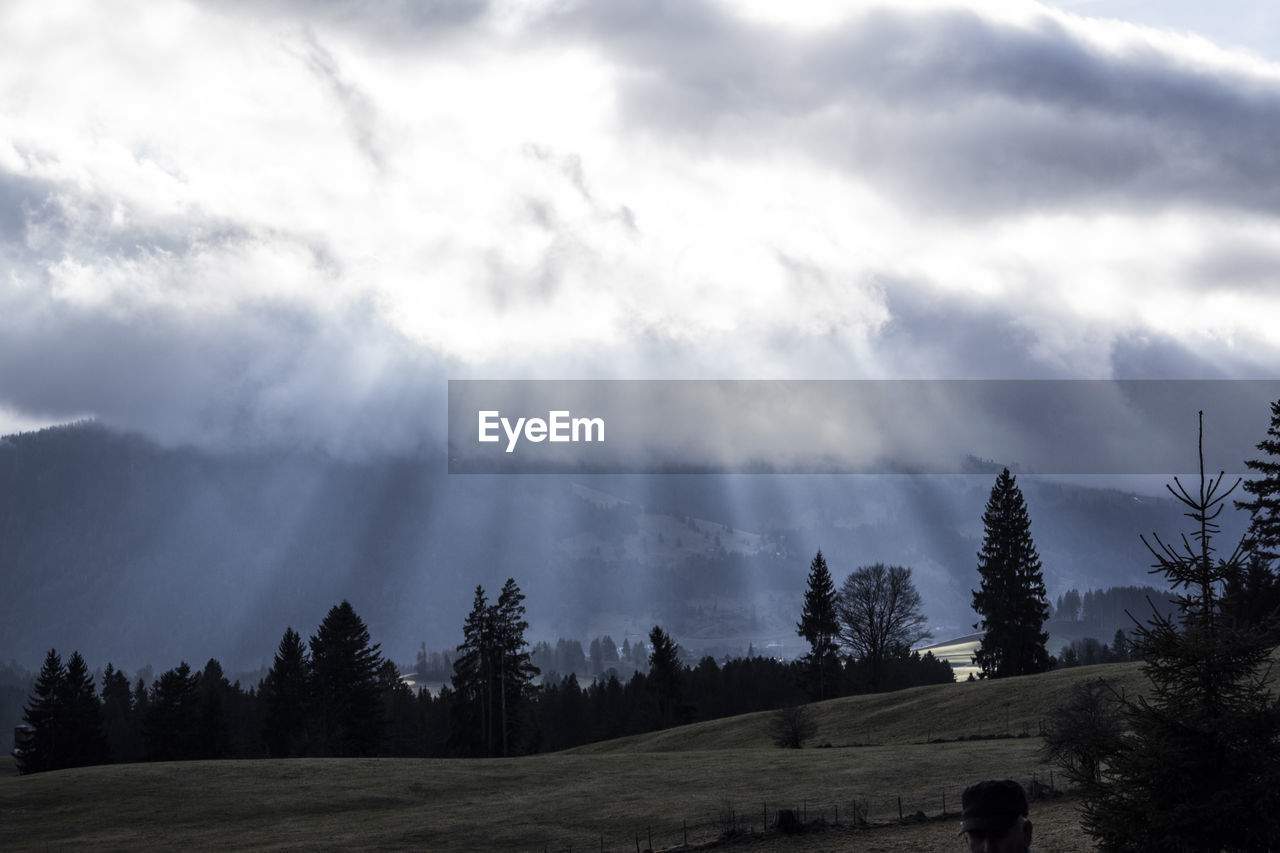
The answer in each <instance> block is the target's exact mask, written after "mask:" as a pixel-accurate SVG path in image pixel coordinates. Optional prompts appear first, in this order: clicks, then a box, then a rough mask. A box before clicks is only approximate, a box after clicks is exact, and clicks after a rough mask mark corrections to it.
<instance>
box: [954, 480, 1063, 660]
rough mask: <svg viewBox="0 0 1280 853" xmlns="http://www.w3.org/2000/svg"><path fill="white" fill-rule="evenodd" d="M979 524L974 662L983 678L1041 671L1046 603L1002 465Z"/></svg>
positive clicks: (1021, 509)
mask: <svg viewBox="0 0 1280 853" xmlns="http://www.w3.org/2000/svg"><path fill="white" fill-rule="evenodd" d="M982 524H983V527H984V529H985V535H984V537H983V541H982V550H981V551H980V552H979V553H978V573H979V575H980V576H981V586H980V588H979V589H978V590H976V591H975V592H974V593H973V609H974V610H975V611H977V613H978V614H979V615H980V616H981V617H982V618H981V621H980V622H979V623H977V624H975V625H974V627H975V628H978V627H981V628H982V629H983V630H984V631H985V634H984V635H983V638H982V643H981V645H980V646H979V647H978V650H977V652H976V653H975V654H974V656H973V660H974V663H975V664H977V665H978V667H979V668H980V669H981V670H982V675H983V677H984V678H1003V677H1005V676H1010V675H1026V674H1028V673H1035V672H1044V671H1045V670H1046V669H1048V668H1049V653H1048V652H1047V651H1046V650H1045V643H1046V642H1048V639H1049V635H1048V634H1047V633H1045V632H1044V631H1043V630H1042V629H1043V626H1044V623H1045V620H1046V619H1048V618H1049V605H1048V602H1047V601H1046V599H1045V588H1044V577H1043V575H1042V573H1041V566H1040V556H1039V555H1038V554H1037V553H1036V546H1035V543H1034V542H1032V540H1031V519H1030V517H1029V516H1028V514H1027V505H1026V502H1025V501H1024V500H1023V498H1022V490H1021V489H1019V488H1018V486H1017V484H1016V482H1015V478H1014V477H1013V476H1012V475H1011V474H1010V473H1009V469H1008V468H1005V469H1004V471H1003V472H1002V473H1001V474H1000V476H999V477H998V478H996V483H995V485H994V486H993V487H992V488H991V497H990V499H989V500H988V501H987V507H986V511H985V512H983V514H982Z"/></svg>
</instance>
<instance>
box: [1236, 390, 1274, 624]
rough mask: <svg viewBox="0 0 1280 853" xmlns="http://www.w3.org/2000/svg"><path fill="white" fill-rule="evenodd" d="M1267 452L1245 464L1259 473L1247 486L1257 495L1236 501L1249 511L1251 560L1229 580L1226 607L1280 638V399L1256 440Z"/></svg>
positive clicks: (1247, 542) (1240, 619)
mask: <svg viewBox="0 0 1280 853" xmlns="http://www.w3.org/2000/svg"><path fill="white" fill-rule="evenodd" d="M1257 448H1258V450H1260V451H1262V454H1263V455H1262V457H1261V458H1258V459H1250V460H1247V461H1246V462H1245V463H1244V464H1245V465H1246V466H1247V467H1248V468H1249V470H1250V471H1254V472H1256V473H1257V475H1258V476H1257V477H1255V478H1252V479H1250V480H1247V481H1246V482H1245V483H1244V484H1243V487H1244V490H1245V491H1246V492H1248V493H1249V494H1250V495H1252V496H1253V498H1252V500H1247V501H1239V500H1238V501H1235V505H1236V508H1237V509H1243V510H1247V511H1248V513H1249V530H1248V532H1247V533H1246V534H1245V541H1244V548H1245V550H1246V552H1247V557H1248V558H1247V559H1246V560H1245V563H1244V565H1243V566H1242V567H1241V569H1240V571H1238V572H1236V574H1235V575H1234V576H1233V577H1231V578H1228V579H1227V585H1226V592H1225V596H1224V598H1225V601H1224V610H1225V611H1226V614H1227V616H1228V617H1229V618H1231V619H1233V620H1234V621H1236V622H1237V623H1240V624H1242V625H1249V626H1253V627H1258V628H1262V629H1264V630H1267V631H1269V632H1270V636H1271V638H1272V640H1280V577H1277V573H1278V571H1280V400H1277V401H1276V402H1274V403H1272V404H1271V424H1270V426H1269V427H1268V428H1267V435H1266V438H1264V439H1263V440H1262V441H1261V442H1259V443H1258V445H1257Z"/></svg>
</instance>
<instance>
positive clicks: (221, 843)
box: [0, 666, 1137, 851]
mask: <svg viewBox="0 0 1280 853" xmlns="http://www.w3.org/2000/svg"><path fill="white" fill-rule="evenodd" d="M1099 674H1105V675H1107V676H1111V677H1119V678H1121V679H1124V680H1126V681H1127V680H1129V679H1134V678H1136V677H1137V670H1136V668H1133V667H1128V666H1114V667H1108V668H1106V669H1102V670H1099V669H1096V668H1095V669H1094V670H1093V671H1090V670H1088V669H1078V670H1068V671H1065V672H1057V673H1049V674H1047V675H1043V676H1036V677H1033V678H1024V679H1013V680H1009V681H1005V682H993V683H979V684H961V685H944V686H939V687H930V688H921V689H917V690H911V691H903V692H902V693H897V694H888V695H882V696H875V697H857V698H850V699H842V700H835V701H832V702H826V703H822V704H821V705H820V706H817V711H818V713H819V723H820V726H821V728H820V731H819V738H818V739H819V740H820V741H830V742H831V743H832V744H833V747H832V748H830V749H805V750H779V749H775V748H772V747H770V746H769V745H768V738H767V735H766V733H765V722H766V718H767V715H762V714H757V715H749V716H746V717H740V718H733V719H730V720H724V721H719V722H716V723H707V724H701V725H697V726H688V727H684V728H682V729H678V730H672V731H668V732H660V733H656V734H653V735H647V736H643V737H637V738H627V739H624V740H622V741H616V742H611V743H608V744H598V745H594V746H591V747H584V748H582V749H578V750H574V751H571V752H565V753H557V754H551V755H540V756H531V757H527V758H519V759H505V760H497V759H494V760H470V761H464V760H418V759H345V760H344V759H302V760H292V761H238V762H188V763H181V764H140V765H123V766H106V767H93V768H83V769H78V770H68V771H59V772H56V773H47V774H40V775H36V776H30V777H20V778H13V777H6V778H0V823H2V824H3V826H4V835H3V836H2V838H3V840H0V845H9V844H11V845H14V846H15V847H16V848H18V849H48V850H67V849H90V848H91V849H100V850H133V849H143V848H147V849H178V848H198V849H204V848H209V847H217V848H220V849H255V850H261V849H267V850H272V849H274V850H287V849H299V848H305V849H324V848H327V849H338V848H342V849H366V850H398V849H424V850H543V849H544V848H545V849H550V850H566V849H569V848H572V849H579V850H586V849H592V850H598V849H600V846H601V842H602V839H603V844H604V847H605V849H612V850H634V849H635V844H636V839H637V837H638V838H639V839H640V845H641V847H642V848H643V847H645V846H647V844H648V840H649V833H650V832H652V833H653V836H652V837H653V845H654V847H655V849H664V848H670V847H676V846H678V845H679V844H680V843H681V842H682V841H683V840H684V827H685V826H687V827H688V830H689V837H690V841H691V842H695V843H701V842H709V841H711V840H713V839H715V838H717V837H719V836H720V835H722V834H723V831H724V830H725V829H727V828H728V826H729V824H728V823H727V821H728V820H729V815H730V810H732V814H733V815H734V821H735V823H736V824H737V826H738V828H742V827H744V826H746V827H749V829H750V831H751V832H752V833H753V835H752V836H747V837H740V838H738V839H735V840H734V841H733V842H732V843H731V844H729V845H728V846H726V847H725V848H724V849H739V847H741V849H744V850H778V851H783V850H786V851H791V850H796V851H799V850H806V851H809V850H812V851H822V850H836V849H841V850H889V849H899V850H901V849H910V850H954V849H957V839H956V838H955V821H954V818H952V819H950V820H946V821H931V822H928V823H924V824H918V825H908V826H900V825H897V824H896V818H897V807H896V804H897V797H898V796H902V797H903V808H904V811H905V812H906V813H907V814H910V813H912V812H914V811H915V810H916V809H922V810H924V811H925V812H926V813H928V814H929V815H931V816H932V815H935V814H937V813H939V812H940V811H941V806H942V797H943V796H944V795H945V796H946V798H947V806H948V809H949V810H950V811H951V812H952V813H953V814H954V811H955V810H956V809H955V807H956V805H957V803H958V801H959V792H960V790H961V789H962V788H963V787H964V785H966V784H968V783H969V782H971V781H974V780H976V779H979V778H985V777H993V776H1013V777H1015V778H1020V779H1024V780H1026V779H1028V778H1030V777H1031V775H1032V774H1041V775H1042V777H1043V776H1046V775H1047V771H1048V768H1047V766H1046V765H1045V764H1044V762H1043V760H1042V758H1041V756H1040V752H1039V750H1040V743H1039V739H1038V738H1034V737H1029V738H1004V739H994V740H965V741H951V742H946V743H937V742H935V743H926V741H927V739H928V738H929V736H930V735H932V736H933V737H934V738H935V739H937V738H939V737H959V736H968V735H973V734H991V733H993V732H996V731H1003V730H1004V727H1005V716H1006V707H1005V703H1008V709H1007V711H1008V715H1009V719H1010V727H1011V728H1013V729H1015V730H1016V729H1018V728H1019V727H1020V723H1019V721H1021V720H1028V721H1032V720H1038V719H1039V717H1040V716H1042V715H1043V713H1044V712H1045V710H1046V709H1047V708H1048V707H1049V706H1050V705H1051V704H1052V703H1053V702H1054V701H1055V697H1058V696H1060V695H1065V692H1066V690H1068V689H1069V687H1070V684H1071V683H1074V681H1076V680H1079V679H1080V678H1086V677H1091V676H1092V677H1096V676H1097V675H1099ZM1134 683H1135V684H1136V683H1137V682H1136V680H1135V681H1134ZM868 731H869V732H870V737H871V741H872V743H873V745H871V746H857V745H855V744H859V743H863V742H865V740H866V736H865V735H864V733H865V732H868ZM1033 731H1034V729H1033ZM855 803H856V804H859V805H870V807H871V818H872V821H873V823H885V822H892V823H893V824H894V825H893V826H892V827H889V826H880V827H878V828H874V829H853V828H851V827H850V826H848V824H849V822H850V819H851V818H852V810H853V807H854V804H855ZM779 807H797V808H803V809H806V810H807V811H808V813H809V817H811V818H812V817H814V816H815V815H818V814H821V815H823V816H824V817H825V818H826V819H827V820H828V821H829V822H830V821H834V819H835V817H836V812H837V810H839V816H840V820H841V823H842V824H845V825H844V826H842V827H832V828H829V829H828V830H826V831H825V832H821V833H807V834H805V835H803V836H798V837H793V838H787V837H783V836H778V835H776V834H775V833H772V832H771V833H768V834H763V835H762V834H761V832H760V828H761V823H762V819H763V817H764V815H765V814H766V813H772V812H773V810H774V809H776V808H779ZM1036 816H1037V823H1038V826H1039V831H1038V837H1039V839H1040V843H1038V844H1037V849H1040V850H1065V851H1070V850H1077V849H1080V850H1083V849H1088V848H1087V847H1081V846H1072V845H1075V844H1077V841H1078V839H1079V836H1080V832H1079V827H1078V823H1077V821H1076V820H1075V817H1074V812H1073V810H1072V807H1071V805H1070V804H1069V803H1066V802H1063V801H1051V802H1048V803H1045V804H1040V805H1038V806H1037V813H1036ZM1073 839H1075V840H1073Z"/></svg>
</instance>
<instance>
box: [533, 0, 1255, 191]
mask: <svg viewBox="0 0 1280 853" xmlns="http://www.w3.org/2000/svg"><path fill="white" fill-rule="evenodd" d="M553 28H554V30H555V31H557V32H570V33H577V34H579V35H580V36H581V37H583V38H587V39H590V40H594V41H599V42H600V43H602V44H603V45H605V49H606V50H607V51H609V52H610V53H611V54H616V55H617V57H618V59H619V61H620V62H622V63H623V64H624V65H625V67H626V68H627V69H628V71H629V72H630V74H629V75H627V76H625V77H624V78H623V79H624V83H623V92H624V96H625V100H624V108H625V111H626V116H627V118H628V120H629V121H630V122H631V124H632V125H633V126H634V127H635V128H638V129H649V130H652V131H654V132H662V133H670V132H673V131H674V132H677V133H681V134H685V135H686V136H687V138H688V140H689V142H690V143H692V144H704V143H705V144H709V143H714V144H715V145H716V146H717V147H722V148H726V149H734V148H736V149H739V150H750V149H753V148H756V147H763V146H777V145H779V144H786V145H798V146H800V147H802V148H804V149H805V150H808V151H809V152H810V153H811V154H812V155H813V156H815V157H817V158H819V159H820V160H822V161H825V162H830V163H834V164H836V165H838V166H840V167H841V168H844V169H848V170H850V171H854V172H857V173H858V174H860V175H862V176H867V177H870V178H872V179H873V180H875V181H877V182H879V183H881V184H883V185H885V186H887V187H890V188H892V189H896V190H898V191H899V192H901V193H904V194H905V195H906V196H907V197H908V202H909V203H912V204H914V205H915V206H917V207H920V208H937V207H941V208H945V209H949V210H953V211H955V210H960V211H966V212H973V211H991V212H1016V211H1018V210H1025V209H1028V208H1042V207H1048V208H1053V207H1060V206H1064V205H1073V206H1078V205H1080V204H1100V205H1117V206H1123V207H1136V208H1143V207H1147V206H1151V205H1170V204H1183V203H1187V204H1213V205H1224V206H1237V207H1243V208H1250V209H1263V210H1267V211H1276V210H1280V181H1278V180H1277V178H1280V154H1277V148H1276V146H1275V145H1274V144H1273V143H1274V140H1275V139H1276V138H1277V135H1278V134H1280V83H1277V82H1275V81H1274V80H1270V79H1264V78H1262V77H1260V76H1247V75H1246V74H1244V73H1243V72H1236V71H1225V70H1212V71H1211V70H1207V69H1206V68H1204V67H1199V66H1197V65H1195V64H1192V63H1188V62H1187V61H1186V59H1185V57H1182V56H1179V55H1175V54H1173V53H1170V52H1165V51H1163V50H1161V49H1158V48H1156V47H1152V46H1135V47H1131V48H1129V49H1126V50H1123V51H1112V50H1107V49H1104V48H1102V47H1099V46H1098V45H1095V44H1093V43H1090V42H1088V41H1085V40H1083V39H1082V37H1081V36H1079V35H1078V34H1077V33H1076V32H1074V31H1072V30H1069V29H1067V28H1066V27H1064V26H1063V25H1062V24H1060V23H1058V22H1057V21H1056V20H1055V19H1053V18H1051V17H1048V16H1045V17H1044V18H1042V19H1041V20H1039V21H1038V22H1037V23H1035V24H1034V25H1032V26H1027V27H1022V26H1014V25H1011V24H1005V23H1000V22H996V21H992V20H987V19H984V18H982V17H979V16H978V15H976V14H974V13H972V12H967V11H944V12H931V13H927V14H910V13H902V12H890V11H877V12H874V13H871V14H867V15H864V16H862V17H860V18H857V19H855V20H852V21H851V22H850V23H848V24H846V25H844V26H842V27H839V28H835V29H831V30H827V31H824V32H821V33H818V34H811V35H799V34H795V33H787V32H780V31H774V30H769V29H767V28H764V27H760V26H752V25H748V24H744V23H742V22H739V21H735V20H732V19H730V18H728V17H727V16H725V15H724V14H723V13H719V12H717V11H715V10H714V8H713V7H712V6H710V5H709V4H708V3H705V2H689V3H682V4H679V5H674V4H663V5H661V6H660V7H659V8H658V9H656V10H654V9H653V8H652V7H651V5H650V4H647V3H636V2H621V3H608V4H597V3H579V4H576V5H575V6H573V7H572V8H571V10H570V11H567V12H565V13H564V14H563V15H562V16H561V17H559V18H557V19H555V22H554V24H553Z"/></svg>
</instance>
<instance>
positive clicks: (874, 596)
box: [836, 563, 932, 693]
mask: <svg viewBox="0 0 1280 853" xmlns="http://www.w3.org/2000/svg"><path fill="white" fill-rule="evenodd" d="M836 610H837V613H838V614H839V624H840V637H841V639H842V640H843V641H844V644H845V647H846V648H848V649H849V650H850V651H851V652H852V653H853V656H854V657H855V658H857V659H860V660H864V661H866V664H867V670H868V685H867V686H868V689H869V690H870V691H871V692H873V693H874V692H876V691H878V690H880V689H881V684H882V682H883V679H884V666H885V660H886V659H887V658H888V657H890V656H891V655H894V656H905V655H907V654H909V653H910V650H911V647H912V646H913V645H915V644H916V643H917V642H919V641H920V640H922V639H924V638H926V637H930V636H932V634H930V633H929V630H928V627H927V625H928V623H927V622H926V620H925V617H924V611H923V609H922V605H921V600H920V593H919V591H918V590H917V589H916V585H915V583H913V582H912V580H911V569H908V568H905V567H903V566H886V565H885V564H884V563H876V564H875V565H874V566H863V567H861V568H859V569H857V570H856V571H854V572H853V573H852V574H850V575H849V576H848V577H847V578H845V581H844V583H843V584H841V586H840V594H839V597H838V599H837V601H836Z"/></svg>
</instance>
